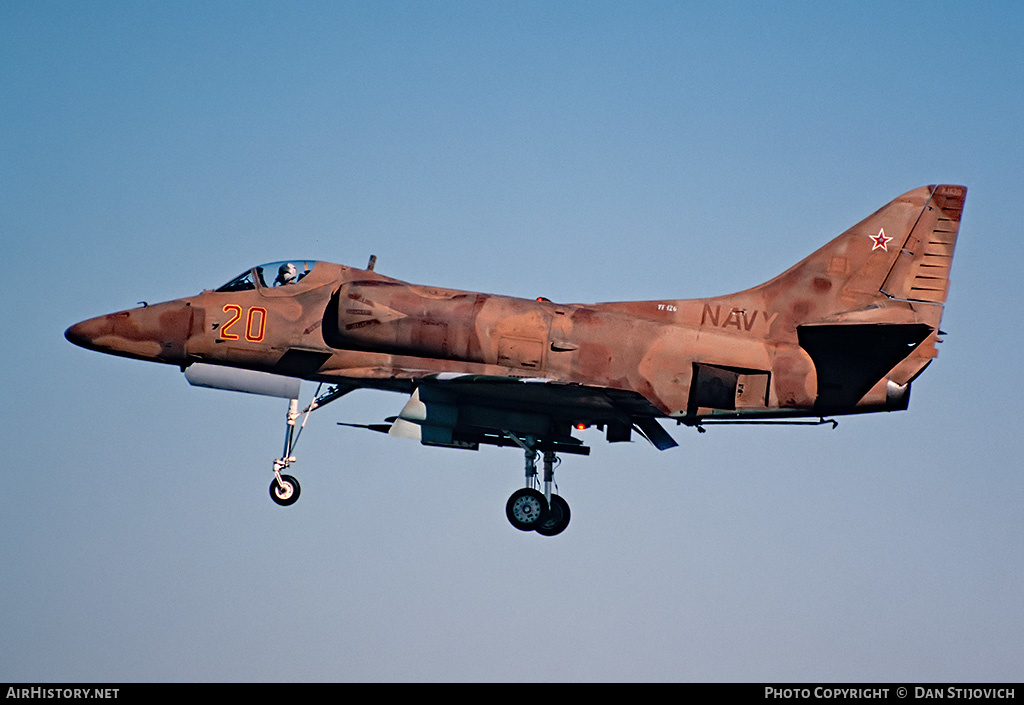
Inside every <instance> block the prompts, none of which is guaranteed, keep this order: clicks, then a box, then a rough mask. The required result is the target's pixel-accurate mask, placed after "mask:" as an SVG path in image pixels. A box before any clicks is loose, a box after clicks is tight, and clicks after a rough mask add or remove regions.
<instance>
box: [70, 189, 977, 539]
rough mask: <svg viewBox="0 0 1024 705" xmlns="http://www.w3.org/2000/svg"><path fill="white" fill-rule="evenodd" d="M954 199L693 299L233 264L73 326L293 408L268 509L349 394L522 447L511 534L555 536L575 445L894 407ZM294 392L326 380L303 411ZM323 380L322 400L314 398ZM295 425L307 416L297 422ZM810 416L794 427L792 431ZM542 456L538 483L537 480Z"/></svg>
mask: <svg viewBox="0 0 1024 705" xmlns="http://www.w3.org/2000/svg"><path fill="white" fill-rule="evenodd" d="M966 193H967V189H966V188H964V187H963V186H953V185H939V186H925V187H922V188H918V189H916V190H913V191H910V192H908V193H906V194H904V195H902V196H900V197H899V198H897V199H896V200H894V201H892V202H891V203H889V204H888V205H886V206H884V207H883V208H881V209H880V210H878V211H877V212H875V213H874V214H873V215H870V216H868V217H867V218H865V219H864V220H862V221H861V222H860V223H858V224H857V225H855V226H853V227H852V228H850V229H849V230H847V231H846V232H845V233H843V234H842V235H840V236H838V237H837V238H835V239H834V240H832V241H831V242H830V243H828V244H827V245H825V246H824V247H822V248H821V249H819V250H817V251H816V252H814V253H813V254H811V255H810V256H809V257H807V258H806V259H804V260H803V261H801V262H799V263H797V264H796V265H794V266H793V267H791V268H789V269H788V270H787V271H785V272H783V273H782V274H780V275H779V276H777V277H775V278H774V279H772V280H770V281H768V282H766V283H764V284H761V285H760V286H756V287H754V288H751V289H747V290H745V291H741V292H739V293H735V294H730V295H728V296H719V297H715V298H705V299H686V300H674V299H665V300H658V301H630V302H621V303H597V304H563V303H555V302H553V301H549V300H548V299H546V298H543V297H542V298H538V299H536V300H529V299H520V298H511V297H506V296H497V295H492V294H484V293H476V292H470V291H458V290H454V289H445V288H439V287H434V286H421V285H417V284H409V283H406V282H404V281H399V280H397V279H392V278H390V277H387V276H384V275H382V274H379V273H377V272H376V271H374V264H375V258H372V257H371V259H370V263H369V264H368V266H367V267H366V268H365V269H359V268H355V267H346V266H343V265H338V264H331V263H329V262H321V261H313V260H301V259H297V260H287V261H282V262H274V263H271V264H264V265H260V266H257V267H252V268H249V269H246V270H245V271H244V272H242V273H241V274H240V275H238V276H237V277H235V278H234V279H232V280H230V281H229V282H228V283H226V284H224V285H223V286H221V287H219V288H217V289H213V290H207V291H203V292H202V293H199V294H197V295H195V296H189V297H186V298H182V299H176V300H174V301H168V302H166V303H159V304H154V305H143V306H142V307H141V308H134V309H131V310H127V311H120V312H118V313H111V314H107V315H105V316H99V317H97V318H92V319H89V320H86V321H82V322H81V323H77V324H75V325H73V326H71V327H70V328H68V329H67V331H66V333H65V336H66V337H67V339H68V340H69V341H71V342H72V343H75V344H76V345H80V346H82V347H85V348H89V349H91V350H98V351H100V352H105V353H110V354H113V355H121V356H124V357H130V358H136V359H140V360H149V361H153V362H163V363H167V364H171V365H176V366H179V367H180V368H181V369H182V371H184V372H185V376H186V378H187V379H188V381H189V382H191V383H192V384H194V385H200V386H207V387H214V388H219V389H234V390H239V391H246V392H251V393H257V394H269V395H273V396H281V397H284V398H287V399H289V400H290V401H289V410H288V415H287V425H286V432H285V443H284V452H283V454H282V456H281V457H280V458H278V459H276V460H275V461H274V463H273V472H274V478H273V480H272V481H271V485H270V495H271V497H272V498H273V500H274V501H275V502H277V503H278V504H280V505H290V504H292V503H293V502H295V500H296V499H298V497H299V483H298V481H297V480H296V479H295V478H294V477H293V476H292V475H288V474H285V473H283V472H282V471H283V470H285V469H288V468H289V467H290V466H291V465H292V463H294V462H295V455H294V449H295V443H296V441H297V440H298V436H299V434H300V432H301V431H302V428H303V427H304V426H305V423H306V420H307V419H308V417H309V414H310V413H311V412H312V411H313V410H315V409H319V408H322V407H323V406H324V405H325V404H327V403H329V402H331V401H334V400H335V399H338V398H339V397H341V396H343V395H345V394H347V393H349V392H351V391H352V390H354V389H359V388H371V389H380V390H387V391H393V392H401V393H403V394H406V395H409V396H408V401H407V402H406V403H405V406H404V407H403V408H402V409H401V410H400V411H399V412H398V414H397V416H395V417H392V418H389V419H387V420H386V421H385V422H384V423H380V424H375V423H371V424H343V425H349V426H357V427H360V428H366V429H369V430H373V431H380V432H384V433H388V434H390V435H392V436H399V437H403V438H414V439H417V440H419V441H420V442H421V443H423V444H426V445H432V446H444V447H450V448H463V449H473V450H476V449H478V448H479V447H480V445H482V444H488V445H495V446H508V447H518V448H520V449H521V450H522V451H523V453H524V456H525V475H526V480H525V486H524V487H523V488H522V489H520V490H519V491H517V492H515V493H514V494H513V495H512V496H511V497H510V498H509V500H508V502H507V503H506V515H507V517H508V519H509V521H510V522H511V524H512V525H513V526H514V527H516V528H517V529H520V530H523V531H537V532H539V533H541V534H543V535H554V534H558V533H560V532H561V531H563V530H564V529H565V527H566V525H567V524H568V523H569V516H570V513H569V505H568V504H567V503H566V502H565V500H564V499H562V498H561V497H560V496H559V495H558V494H556V493H555V492H554V484H553V483H554V469H555V466H556V463H557V462H558V458H557V456H558V454H560V453H561V454H564V453H575V454H580V455H587V454H589V452H590V449H589V448H588V447H587V446H585V445H584V443H583V442H582V441H581V440H580V439H578V438H577V437H575V436H574V435H573V432H574V431H575V430H577V429H583V428H587V427H596V428H597V429H600V430H602V431H603V432H604V433H605V435H606V438H607V440H608V441H610V442H613V443H614V442H621V441H628V440H630V439H631V437H632V435H633V434H634V433H636V434H638V435H639V436H641V437H643V438H645V439H647V440H648V441H650V443H651V444H653V445H654V447H655V448H657V449H659V450H666V449H668V448H672V447H674V446H675V445H677V444H676V442H675V440H673V438H672V437H671V436H670V435H669V434H668V432H667V431H666V430H665V429H664V427H663V426H662V423H663V422H666V421H669V422H671V421H674V422H676V424H677V425H678V424H682V425H685V426H690V427H695V428H696V429H697V430H698V431H703V430H704V427H705V426H708V425H710V424H713V423H810V424H824V423H832V424H833V426H834V425H835V421H834V420H829V419H826V417H833V416H839V415H844V414H860V413H868V412H878V411H896V410H902V409H906V408H907V405H908V402H909V399H910V385H911V383H912V382H913V381H914V380H915V379H916V378H917V376H918V375H919V374H921V372H922V371H923V370H924V369H925V368H926V367H927V366H928V364H929V363H930V362H931V360H932V358H933V357H935V355H936V354H937V353H936V347H935V346H936V343H938V342H940V336H941V335H942V334H943V332H942V331H941V330H940V329H939V322H940V319H941V317H942V309H943V304H944V303H945V301H946V295H947V290H948V287H949V272H950V266H951V264H952V259H953V249H954V246H955V244H956V238H957V233H958V230H959V225H960V216H961V213H962V210H963V205H964V198H965V196H966ZM301 380H311V381H314V382H318V383H320V387H319V388H318V389H317V392H316V394H315V395H314V398H313V400H312V402H311V403H310V404H309V405H308V406H307V407H306V408H305V409H304V410H303V411H301V412H300V411H299V404H298V396H299V385H300V381H301ZM324 385H327V388H326V391H323V393H321V390H323V389H324ZM300 419H301V421H300ZM802 419H803V420H802ZM538 460H539V461H540V462H541V464H542V468H543V480H541V478H539V477H538V470H537V465H538Z"/></svg>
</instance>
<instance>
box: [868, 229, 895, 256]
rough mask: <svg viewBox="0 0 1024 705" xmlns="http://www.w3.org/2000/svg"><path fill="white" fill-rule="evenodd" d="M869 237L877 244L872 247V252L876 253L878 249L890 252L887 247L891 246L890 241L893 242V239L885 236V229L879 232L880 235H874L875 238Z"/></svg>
mask: <svg viewBox="0 0 1024 705" xmlns="http://www.w3.org/2000/svg"><path fill="white" fill-rule="evenodd" d="M868 237H870V238H871V242H873V243H875V244H874V245H873V246H872V247H871V251H872V252H874V251H875V250H878V249H881V250H885V251H886V252H888V251H889V248H888V247H887V245H888V244H889V241H890V240H892V238H891V237H886V236H885V228H882V229H881V230H879V231H878V235H874V236H872V235H868Z"/></svg>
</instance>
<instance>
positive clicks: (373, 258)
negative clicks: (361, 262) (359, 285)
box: [366, 255, 377, 272]
mask: <svg viewBox="0 0 1024 705" xmlns="http://www.w3.org/2000/svg"><path fill="white" fill-rule="evenodd" d="M376 264H377V255H370V263H369V264H367V265H366V271H368V272H372V271H373V268H374V266H376Z"/></svg>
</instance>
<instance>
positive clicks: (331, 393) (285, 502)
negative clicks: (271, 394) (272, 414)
mask: <svg viewBox="0 0 1024 705" xmlns="http://www.w3.org/2000/svg"><path fill="white" fill-rule="evenodd" d="M323 386H324V385H323V383H321V384H319V385H318V386H317V388H316V393H315V394H314V395H313V401H311V402H310V403H309V406H308V407H306V408H305V409H304V410H303V411H301V412H300V411H299V400H298V399H291V400H289V401H288V415H287V417H286V419H285V434H284V452H283V454H282V455H281V457H280V458H277V459H276V460H274V479H273V480H272V481H271V483H270V498H271V499H272V500H274V501H275V502H276V503H277V504H280V505H281V506H282V507H287V506H289V505H291V504H294V503H295V502H296V500H298V498H299V492H300V491H301V488H300V487H299V481H298V480H296V479H295V478H294V477H292V476H291V475H285V474H283V473H282V472H281V471H282V470H285V469H287V468H288V467H289V466H290V465H291V464H292V463H294V462H295V460H296V458H295V446H296V444H297V443H298V442H299V436H300V435H302V430H303V429H304V428H306V422H307V421H308V420H309V415H310V414H311V413H313V411H314V410H316V409H319V408H320V407H322V406H326V405H327V404H329V403H331V402H332V401H334V400H335V399H339V398H341V397H343V396H345V395H346V394H348V393H349V392H351V391H352V390H353V389H355V387H341V386H336V385H335V386H331V387H329V388H328V390H327V391H326V392H324V393H323V394H320V390H321V389H322V388H323ZM300 416H301V417H302V423H300V424H299V425H298V427H297V428H296V425H295V422H296V421H298V420H299V417H300Z"/></svg>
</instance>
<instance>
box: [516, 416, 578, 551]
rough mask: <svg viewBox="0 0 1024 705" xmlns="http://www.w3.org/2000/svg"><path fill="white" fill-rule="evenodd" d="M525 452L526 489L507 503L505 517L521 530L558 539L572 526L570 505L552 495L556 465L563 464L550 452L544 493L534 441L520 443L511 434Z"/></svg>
mask: <svg viewBox="0 0 1024 705" xmlns="http://www.w3.org/2000/svg"><path fill="white" fill-rule="evenodd" d="M507 435H508V437H509V438H511V439H512V440H513V441H515V442H516V444H517V445H518V446H520V447H521V448H522V449H523V453H524V454H525V457H526V487H524V488H523V489H521V490H516V491H515V492H513V493H512V496H511V497H509V498H508V502H506V504H505V516H507V517H508V521H509V523H510V524H512V526H514V527H515V528H517V529H519V530H520V531H536V532H537V533H538V534H541V535H542V536H555V535H556V534H560V533H562V532H563V531H565V527H567V526H569V504H568V502H566V501H565V500H564V499H562V498H561V497H560V496H558V495H557V494H554V493H553V492H552V487H553V486H554V480H555V466H556V465H557V464H558V463H559V462H560V461H559V460H558V458H557V457H556V456H555V453H554V451H551V450H546V451H544V453H543V458H544V461H543V462H544V491H543V492H541V491H540V490H539V489H537V488H538V484H539V483H538V480H537V455H538V452H537V451H536V450H535V449H534V443H533V442H532V439H530V438H527V439H526V440H525V441H522V440H520V439H519V438H518V437H517V436H514V435H512V434H507Z"/></svg>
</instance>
